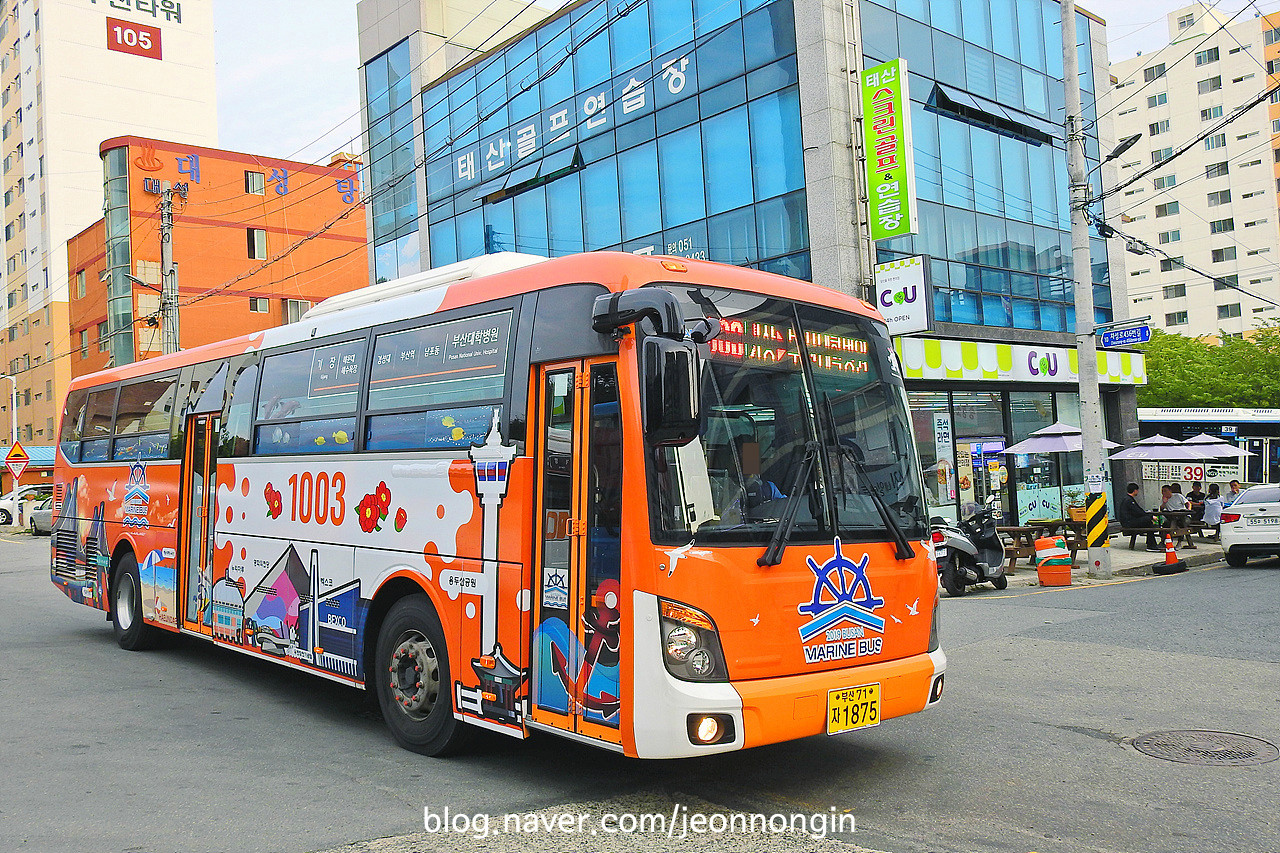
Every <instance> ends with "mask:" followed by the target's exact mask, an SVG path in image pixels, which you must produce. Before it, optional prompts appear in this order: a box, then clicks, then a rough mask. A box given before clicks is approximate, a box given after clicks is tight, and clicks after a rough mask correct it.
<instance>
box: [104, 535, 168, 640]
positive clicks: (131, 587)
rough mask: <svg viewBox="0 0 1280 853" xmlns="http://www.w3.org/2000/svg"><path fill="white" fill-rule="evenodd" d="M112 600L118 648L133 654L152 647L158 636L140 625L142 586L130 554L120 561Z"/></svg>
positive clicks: (133, 559) (136, 567) (112, 616)
mask: <svg viewBox="0 0 1280 853" xmlns="http://www.w3.org/2000/svg"><path fill="white" fill-rule="evenodd" d="M111 596H112V598H111V624H112V626H114V627H115V632H116V642H117V643H119V644H120V648H122V649H126V650H128V651H131V652H136V651H141V650H143V649H149V648H151V647H152V646H154V645H155V644H156V640H157V639H158V638H159V636H160V632H159V631H158V630H156V629H155V628H153V627H152V626H150V625H148V624H147V623H145V622H143V621H142V583H141V581H139V580H138V561H137V559H136V558H135V557H134V556H133V554H132V553H127V554H125V555H124V556H123V557H121V558H120V564H119V566H117V568H116V573H115V582H114V583H113V584H112V588H111Z"/></svg>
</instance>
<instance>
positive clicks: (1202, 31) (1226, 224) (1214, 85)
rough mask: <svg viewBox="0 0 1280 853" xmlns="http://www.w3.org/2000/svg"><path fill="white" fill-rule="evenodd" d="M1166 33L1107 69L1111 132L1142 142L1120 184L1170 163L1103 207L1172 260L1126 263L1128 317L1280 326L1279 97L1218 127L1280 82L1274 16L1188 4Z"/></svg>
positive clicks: (1278, 19)
mask: <svg viewBox="0 0 1280 853" xmlns="http://www.w3.org/2000/svg"><path fill="white" fill-rule="evenodd" d="M1168 26H1169V44H1168V45H1166V46H1165V47H1163V48H1161V49H1160V50H1158V51H1155V52H1153V53H1149V54H1143V55H1140V56H1136V57H1134V58H1132V59H1127V60H1124V61H1123V62H1117V63H1114V64H1112V66H1111V76H1112V107H1111V109H1112V110H1113V111H1114V121H1115V130H1116V135H1117V137H1118V138H1121V139H1123V138H1125V137H1127V136H1130V135H1135V134H1140V135H1141V137H1142V138H1141V140H1140V141H1139V142H1138V143H1137V144H1136V145H1134V146H1133V147H1132V148H1130V149H1129V150H1128V151H1127V152H1125V154H1124V155H1122V162H1121V165H1120V177H1119V181H1120V182H1121V183H1123V182H1124V181H1126V180H1128V179H1129V178H1130V177H1132V176H1134V175H1136V174H1138V173H1139V172H1141V171H1143V170H1145V169H1147V168H1149V167H1151V166H1152V165H1153V164H1159V163H1163V162H1164V161H1165V160H1170V162H1169V163H1168V165H1167V166H1165V167H1163V168H1159V169H1157V170H1155V171H1154V172H1152V173H1151V174H1150V175H1149V176H1147V177H1145V178H1143V179H1142V180H1140V181H1138V182H1136V183H1134V184H1133V185H1132V186H1129V187H1127V188H1125V189H1123V190H1122V192H1121V194H1120V195H1119V196H1118V197H1114V198H1113V199H1111V201H1110V202H1109V210H1108V216H1109V217H1111V219H1110V221H1111V224H1112V225H1114V226H1115V227H1117V228H1119V229H1120V230H1121V232H1123V233H1125V234H1130V235H1133V236H1135V237H1138V238H1140V239H1142V240H1144V241H1146V242H1147V243H1150V244H1151V245H1153V246H1156V247H1157V248H1159V249H1161V250H1163V251H1164V252H1167V253H1168V255H1169V257H1163V256H1159V255H1155V256H1153V255H1135V254H1130V255H1129V256H1128V259H1127V260H1128V263H1127V270H1126V284H1127V290H1128V299H1129V313H1130V314H1131V315H1135V316H1141V315H1145V314H1149V315H1151V322H1152V325H1153V326H1155V327H1156V328H1161V329H1163V330H1165V331H1167V332H1174V333H1178V334H1184V335H1191V336H1202V335H1205V336H1218V335H1220V334H1221V335H1235V336H1240V335H1245V334H1248V333H1249V332H1250V330H1252V329H1255V328H1257V327H1258V325H1259V324H1260V323H1264V322H1268V321H1275V320H1277V319H1280V309H1277V308H1276V305H1275V304H1274V303H1276V302H1280V214H1278V212H1277V199H1280V97H1276V96H1271V97H1269V98H1264V99H1263V101H1262V102H1261V103H1259V104H1258V105H1257V106H1254V107H1253V108H1252V109H1250V110H1248V111H1247V112H1244V113H1243V114H1241V115H1240V116H1239V117H1238V118H1236V119H1235V120H1233V121H1231V122H1230V123H1227V124H1225V125H1223V122H1224V121H1225V120H1226V119H1227V118H1229V117H1230V116H1231V114H1232V113H1233V111H1235V110H1236V109H1237V108H1238V107H1240V106H1241V105H1243V104H1246V103H1248V102H1249V101H1251V100H1255V99H1256V98H1257V97H1258V96H1259V95H1260V94H1261V93H1263V92H1264V91H1266V90H1267V89H1268V88H1269V87H1270V86H1272V85H1274V84H1275V83H1276V82H1280V75H1276V74H1274V73H1273V72H1276V71H1280V13H1277V14H1273V15H1267V16H1265V17H1255V16H1254V15H1253V14H1252V13H1251V12H1245V13H1244V14H1238V15H1235V16H1232V15H1230V14H1227V13H1224V12H1219V11H1216V10H1214V9H1212V8H1210V7H1208V6H1205V5H1203V4H1194V5H1190V6H1185V7H1183V8H1180V9H1177V10H1175V11H1173V12H1171V13H1170V14H1169V15H1168ZM1219 125H1222V126H1221V127H1218V126H1219ZM1201 135H1204V136H1205V138H1204V139H1203V140H1199V141H1196V142H1195V144H1194V145H1192V147H1191V148H1189V149H1188V150H1187V151H1186V152H1185V153H1182V154H1178V155H1176V156H1175V152H1176V151H1178V149H1179V148H1180V147H1181V146H1183V145H1185V144H1186V143H1187V142H1190V141H1192V140H1196V139H1197V137H1199V136H1201ZM1182 262H1185V263H1187V264H1190V265H1191V266H1193V267H1195V268H1197V269H1198V270H1203V271H1204V272H1206V273H1208V274H1209V275H1202V274H1200V273H1198V272H1193V271H1191V270H1188V269H1185V268H1184V267H1183V266H1182ZM1237 288H1239V289H1237Z"/></svg>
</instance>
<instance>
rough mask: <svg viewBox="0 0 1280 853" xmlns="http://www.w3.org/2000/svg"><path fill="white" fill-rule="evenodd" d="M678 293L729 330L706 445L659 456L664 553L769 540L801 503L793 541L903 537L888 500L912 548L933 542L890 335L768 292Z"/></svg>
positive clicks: (710, 401)
mask: <svg viewBox="0 0 1280 853" xmlns="http://www.w3.org/2000/svg"><path fill="white" fill-rule="evenodd" d="M669 289H670V290H671V291H672V292H673V293H675V294H676V295H677V297H679V298H680V299H681V301H682V302H685V303H687V305H688V312H689V314H690V315H698V316H712V317H715V316H718V317H719V318H720V325H721V332H720V335H719V336H718V337H717V338H715V339H714V340H712V341H711V342H710V343H709V344H708V345H706V346H705V347H704V348H703V354H704V356H705V359H706V361H705V366H704V370H703V376H702V411H703V414H704V418H705V421H704V425H703V428H702V431H701V434H700V435H699V436H698V438H696V439H695V440H694V441H692V442H690V443H689V444H687V445H684V446H682V447H660V448H655V449H654V451H653V453H652V454H651V457H650V460H651V461H650V466H649V469H650V476H651V478H652V482H653V486H654V487H653V488H652V489H651V490H650V493H651V495H652V498H651V499H652V501H653V504H654V505H653V508H652V509H653V518H654V525H653V527H654V534H655V538H656V539H657V541H660V542H672V543H675V542H679V543H684V542H689V541H691V540H692V541H697V542H704V543H707V542H715V543H724V544H753V545H754V544H760V543H764V542H767V541H768V540H769V538H770V537H771V536H772V535H773V532H774V530H775V528H776V526H777V524H778V522H779V520H780V519H781V518H782V517H783V514H784V512H785V511H786V508H787V504H788V498H789V497H791V495H792V493H798V494H797V495H796V503H797V506H796V508H795V511H794V512H795V521H794V527H793V529H792V533H791V537H790V539H791V541H793V542H813V541H820V540H824V539H830V538H831V536H832V535H833V533H834V534H835V535H838V536H840V537H841V538H842V539H845V540H852V541H883V540H886V539H890V538H892V537H891V536H890V535H889V534H888V531H887V530H886V525H885V519H884V516H882V515H881V512H880V508H878V507H877V505H876V496H878V497H879V498H880V499H881V501H882V502H883V504H884V505H887V507H888V511H889V512H890V513H891V514H892V515H891V518H892V519H893V520H894V521H896V522H897V524H898V526H899V527H900V528H901V529H902V531H903V533H905V534H906V535H907V536H908V538H917V539H918V538H920V537H922V536H924V535H925V533H924V505H923V501H922V499H921V479H920V474H919V469H918V465H917V462H916V455H915V449H914V447H913V446H912V443H911V436H910V429H909V421H908V417H907V407H906V395H905V392H904V390H903V384H902V379H901V376H900V375H899V373H898V370H897V367H896V364H895V362H894V360H893V354H892V352H891V350H890V343H889V338H888V336H887V334H886V332H885V330H884V327H883V326H882V325H880V324H877V323H875V322H873V321H871V320H869V319H867V318H865V317H859V316H857V315H853V314H846V313H842V312H838V311H832V310H829V309H823V308H817V307H814V306H809V305H797V304H794V303H791V302H786V301H783V300H777V299H771V298H768V297H763V296H759V295H754V294H746V293H741V292H734V291H727V290H717V289H713V288H706V287H703V288H690V287H680V288H676V287H670V288H669ZM802 353H806V354H807V356H808V369H805V365H804V358H803V355H802ZM814 445H816V447H817V448H818V449H819V450H818V455H817V459H816V464H813V465H811V466H809V468H810V471H811V474H810V476H809V477H808V478H807V479H802V472H803V470H804V467H805V466H804V465H803V460H804V458H805V456H806V453H807V452H809V450H810V448H811V447H812V446H814Z"/></svg>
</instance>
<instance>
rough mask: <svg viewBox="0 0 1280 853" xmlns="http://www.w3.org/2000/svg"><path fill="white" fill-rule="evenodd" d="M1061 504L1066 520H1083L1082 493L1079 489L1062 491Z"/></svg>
mask: <svg viewBox="0 0 1280 853" xmlns="http://www.w3.org/2000/svg"><path fill="white" fill-rule="evenodd" d="M1062 502H1063V505H1064V506H1065V507H1066V509H1067V518H1069V519H1071V520H1072V521H1084V520H1085V517H1086V516H1085V505H1084V491H1083V490H1081V489H1063V490H1062Z"/></svg>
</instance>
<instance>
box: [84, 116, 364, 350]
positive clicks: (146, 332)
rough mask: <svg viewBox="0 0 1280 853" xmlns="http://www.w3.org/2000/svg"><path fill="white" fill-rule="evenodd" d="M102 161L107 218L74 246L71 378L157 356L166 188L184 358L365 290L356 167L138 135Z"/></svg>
mask: <svg viewBox="0 0 1280 853" xmlns="http://www.w3.org/2000/svg"><path fill="white" fill-rule="evenodd" d="M100 152H101V154H102V159H103V165H104V175H105V182H104V185H105V188H106V190H105V196H106V198H105V205H104V210H105V212H106V216H105V217H104V218H103V219H101V220H99V221H98V222H95V223H94V224H92V225H90V226H89V227H88V228H86V229H85V230H84V231H82V232H80V233H79V234H77V235H76V236H75V237H73V238H72V239H71V240H69V241H68V242H67V269H68V273H69V276H68V277H69V286H68V290H69V322H70V332H71V346H70V348H71V350H72V354H71V374H72V375H73V376H80V375H83V374H85V373H92V372H93V371H95V370H100V369H102V368H104V367H106V366H107V365H108V364H109V363H112V360H113V359H114V363H116V364H123V363H126V362H129V361H137V360H141V359H145V358H150V357H152V356H155V355H160V354H161V351H162V345H161V342H162V339H163V335H162V328H161V324H160V317H159V310H160V284H161V275H160V259H161V254H160V234H161V227H160V221H161V194H160V192H161V188H162V186H163V184H162V182H167V183H168V184H170V185H171V186H172V187H173V189H174V191H175V192H174V196H173V229H172V239H173V243H172V245H173V260H174V263H175V265H176V267H177V270H178V304H179V312H178V313H179V332H180V340H181V345H182V347H183V348H187V347H193V346H199V345H200V344H204V343H209V342H211V341H217V340H221V339H223V338H227V337H231V336H234V335H240V334H244V333H246V332H253V331H258V330H261V329H265V328H269V327H271V326H278V325H281V324H283V323H286V322H290V321H291V320H296V319H297V318H298V317H299V316H301V315H302V313H303V312H304V311H306V309H307V308H309V307H310V306H311V305H313V304H315V303H316V302H319V301H321V300H323V299H325V298H327V297H329V296H333V295H334V294H337V293H344V292H346V291H349V290H354V289H355V288H358V287H364V286H365V285H367V284H368V283H369V278H368V277H369V265H368V250H367V243H366V234H365V217H364V210H363V208H364V203H363V201H362V200H361V195H360V186H359V173H358V168H359V161H358V160H353V159H351V158H346V157H342V156H338V157H335V158H334V159H333V161H332V162H330V164H329V165H327V166H321V165H315V164H311V163H300V162H295V161H293V160H280V159H276V158H271V157H258V156H254V155H252V154H240V153H237V152H234V151H222V150H218V149H214V148H202V147H200V146H195V145H183V144H180V143H174V142H163V141H160V140H154V139H143V138H140V137H134V136H126V137H120V138H116V139H109V140H107V141H106V142H103V143H102V145H101V148H100ZM184 191H185V195H184V194H183V192H184ZM313 235H314V236H313ZM304 238H309V239H306V241H305V242H300V241H303V240H304ZM295 244H296V248H292V250H291V247H295ZM282 254H284V256H283V257H280V256H281V255H282Z"/></svg>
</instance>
